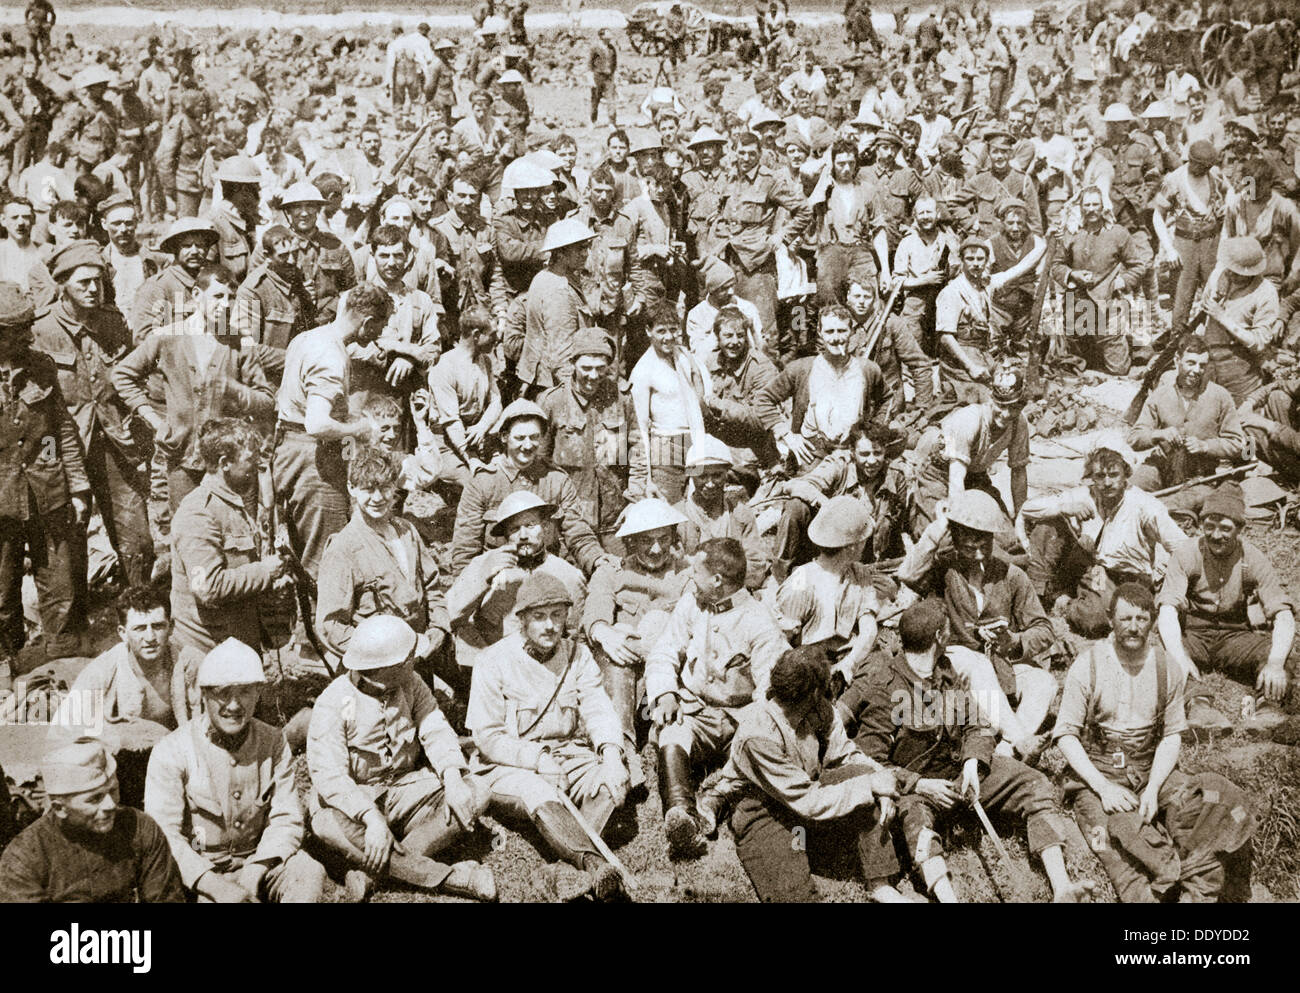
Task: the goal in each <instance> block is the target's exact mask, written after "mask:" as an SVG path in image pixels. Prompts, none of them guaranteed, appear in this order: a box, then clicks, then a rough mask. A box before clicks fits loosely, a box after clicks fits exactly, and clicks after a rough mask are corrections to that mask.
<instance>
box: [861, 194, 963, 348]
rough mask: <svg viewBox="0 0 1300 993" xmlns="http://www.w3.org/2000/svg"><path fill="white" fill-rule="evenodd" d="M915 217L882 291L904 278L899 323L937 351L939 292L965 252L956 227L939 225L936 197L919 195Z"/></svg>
mask: <svg viewBox="0 0 1300 993" xmlns="http://www.w3.org/2000/svg"><path fill="white" fill-rule="evenodd" d="M912 218H913V221H914V222H915V224H914V226H913V230H911V231H909V232H908V233H907V234H905V235H903V237H902V240H900V241H899V243H898V250H897V251H896V252H895V253H894V256H893V258H894V262H893V265H892V267H891V268H890V270H889V271H890V273H891V274H892V279H891V280H890V282H889V283H888V284H886V288H885V289H882V290H881V293H882V295H885V296H886V297H887V296H888V295H889V294H891V293H893V284H895V283H897V282H898V281H899V280H901V281H902V284H903V287H902V290H900V291H899V292H900V293H901V294H902V297H903V307H902V313H901V314H899V315H898V318H897V320H896V321H895V323H897V324H900V325H902V330H903V333H904V334H906V335H908V336H910V337H911V338H912V340H913V341H915V342H917V343H919V344H921V345H923V346H924V347H925V349H926V350H927V351H930V352H933V351H935V350H936V342H935V333H936V332H935V326H934V322H935V308H936V306H937V301H938V297H939V293H940V292H941V291H942V290H943V288H944V285H945V283H947V282H948V280H949V279H950V278H951V277H952V275H953V272H954V270H955V269H956V268H957V266H956V263H957V262H958V259H959V257H960V254H961V252H960V247H959V243H958V240H957V237H956V235H954V234H953V232H952V229H951V228H949V227H946V226H945V227H940V226H939V206H938V203H937V202H936V201H935V198H934V197H932V196H921V197H917V199H916V202H915V203H914V204H913V205H912ZM886 320H893V318H892V317H890V318H887V319H886ZM862 344H865V341H864V342H862ZM941 358H942V357H941Z"/></svg>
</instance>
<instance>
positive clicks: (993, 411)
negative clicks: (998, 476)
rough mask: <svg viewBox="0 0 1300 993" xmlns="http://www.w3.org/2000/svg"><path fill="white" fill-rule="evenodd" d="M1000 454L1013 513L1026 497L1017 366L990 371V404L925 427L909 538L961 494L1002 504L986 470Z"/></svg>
mask: <svg viewBox="0 0 1300 993" xmlns="http://www.w3.org/2000/svg"><path fill="white" fill-rule="evenodd" d="M1003 452H1005V453H1006V456H1007V465H1008V466H1009V467H1010V469H1011V502H1012V504H1013V506H1014V509H1016V510H1017V511H1018V510H1019V509H1020V506H1021V505H1022V504H1023V503H1024V502H1025V497H1026V496H1027V495H1028V493H1029V472H1028V466H1029V421H1028V420H1026V418H1025V382H1024V376H1023V375H1022V373H1021V371H1020V369H1019V368H1017V367H1015V366H1013V365H1009V364H1006V365H1002V366H999V367H998V368H997V370H995V371H994V373H993V393H992V400H991V401H990V402H988V403H972V404H969V405H968V406H965V407H958V408H957V409H956V410H954V411H953V412H952V413H950V414H948V416H946V417H945V418H944V419H943V423H942V424H941V425H940V428H939V430H937V431H936V430H935V429H934V428H929V429H927V430H926V433H925V434H923V435H922V436H921V440H920V441H919V442H918V443H917V446H916V457H917V461H918V462H919V464H920V471H919V472H918V473H917V487H916V493H915V496H914V499H913V502H912V511H913V513H912V537H914V538H916V537H919V536H920V534H921V532H922V530H924V529H925V527H926V525H928V524H929V523H930V522H931V521H933V520H934V519H935V517H936V516H938V512H939V511H941V510H943V509H945V508H946V507H950V506H952V504H953V502H954V501H956V499H957V498H958V497H959V496H960V495H961V494H962V493H964V492H965V491H967V490H983V491H984V492H986V493H988V494H990V495H992V496H993V498H994V499H996V500H997V501H998V504H999V505H1001V504H1002V495H1001V494H1000V493H998V491H997V487H995V486H994V485H993V481H992V480H991V479H990V478H989V470H990V469H991V468H992V467H993V463H994V462H995V461H996V460H997V457H998V456H999V455H1001V454H1002V453H1003Z"/></svg>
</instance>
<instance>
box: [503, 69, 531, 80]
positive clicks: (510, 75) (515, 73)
mask: <svg viewBox="0 0 1300 993" xmlns="http://www.w3.org/2000/svg"><path fill="white" fill-rule="evenodd" d="M497 82H498V83H526V82H527V80H526V79H524V74H523V73H522V72H520V71H519V70H518V69H507V70H506V71H505V72H503V73H502V74H501V75H500V76H498V77H497Z"/></svg>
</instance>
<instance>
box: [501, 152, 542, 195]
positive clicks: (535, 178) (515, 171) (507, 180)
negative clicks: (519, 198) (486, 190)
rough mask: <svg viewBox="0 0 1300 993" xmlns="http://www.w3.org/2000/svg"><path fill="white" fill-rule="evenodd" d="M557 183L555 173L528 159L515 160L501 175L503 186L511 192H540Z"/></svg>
mask: <svg viewBox="0 0 1300 993" xmlns="http://www.w3.org/2000/svg"><path fill="white" fill-rule="evenodd" d="M554 183H555V173H553V172H551V170H550V169H543V168H542V167H541V166H539V165H537V163H535V162H529V161H528V160H527V159H515V160H514V161H513V162H511V163H510V164H509V165H507V166H506V167H505V169H504V170H503V171H502V174H501V186H502V188H503V189H510V190H539V189H545V188H546V187H548V186H552V185H553V184H554Z"/></svg>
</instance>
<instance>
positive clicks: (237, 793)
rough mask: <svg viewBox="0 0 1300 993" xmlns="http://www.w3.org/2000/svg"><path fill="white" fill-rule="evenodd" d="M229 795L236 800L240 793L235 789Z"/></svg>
mask: <svg viewBox="0 0 1300 993" xmlns="http://www.w3.org/2000/svg"><path fill="white" fill-rule="evenodd" d="M230 795H231V796H233V797H234V798H235V799H236V800H238V799H239V798H240V796H241V795H242V794H241V793H240V792H239V790H235V792H234V793H232V794H230Z"/></svg>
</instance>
